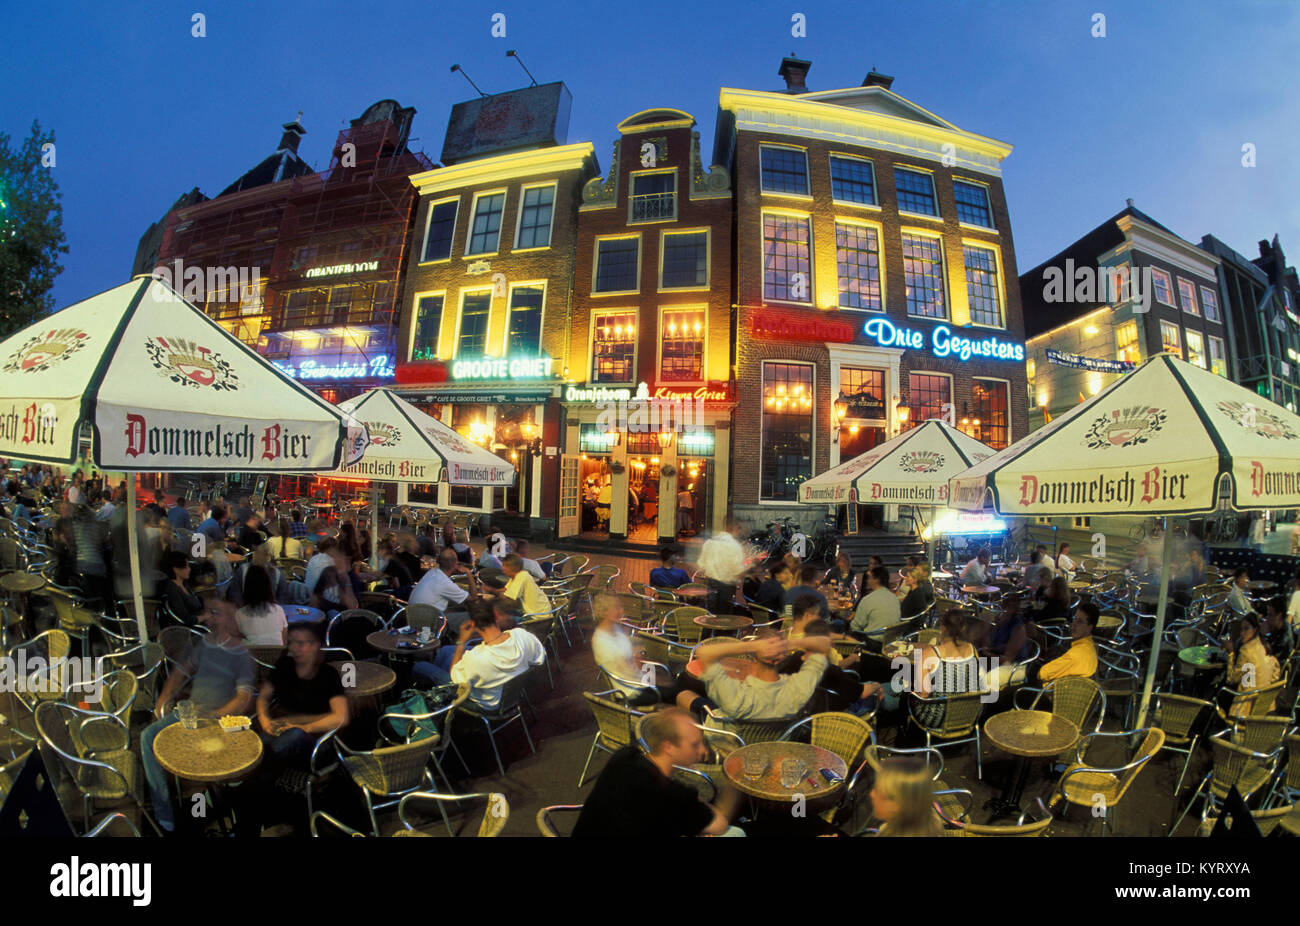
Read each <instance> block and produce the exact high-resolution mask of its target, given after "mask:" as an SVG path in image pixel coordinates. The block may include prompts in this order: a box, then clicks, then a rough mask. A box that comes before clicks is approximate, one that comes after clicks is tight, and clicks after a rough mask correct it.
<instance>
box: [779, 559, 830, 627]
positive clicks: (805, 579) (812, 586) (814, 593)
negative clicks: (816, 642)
mask: <svg viewBox="0 0 1300 926" xmlns="http://www.w3.org/2000/svg"><path fill="white" fill-rule="evenodd" d="M821 579H822V571H821V569H819V568H818V567H816V566H814V565H812V564H811V563H806V564H804V565H803V566H801V567H799V584H798V585H793V586H791V587H790V588H787V589H786V590H785V595H784V596H783V597H782V599H781V603H782V605H783V606H789V605H793V604H794V603H795V601H797V600H798V599H800V598H804V597H812V598H816V599H817V610H818V613H819V614H820V615H821V618H822V620H825V621H828V620H830V619H831V608H830V605H829V604H827V603H826V596H825V595H823V594H822V593H821V591H820V589H819V586H820V585H821Z"/></svg>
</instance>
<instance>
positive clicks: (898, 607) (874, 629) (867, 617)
mask: <svg viewBox="0 0 1300 926" xmlns="http://www.w3.org/2000/svg"><path fill="white" fill-rule="evenodd" d="M902 613H903V612H902V603H901V602H900V601H899V600H898V597H897V596H896V595H895V594H894V593H893V592H891V591H890V590H889V571H888V570H887V569H885V567H884V566H873V567H872V568H871V569H870V570H868V571H867V594H865V595H863V596H862V600H861V601H859V602H858V607H857V609H856V610H855V611H854V612H853V620H852V621H851V622H850V623H849V629H850V630H852V631H853V632H854V633H858V634H864V635H867V636H869V637H875V638H876V641H877V642H878V641H879V637H880V631H882V630H884V629H885V628H887V627H893V626H894V625H895V624H897V623H899V622H900V621H901V620H902Z"/></svg>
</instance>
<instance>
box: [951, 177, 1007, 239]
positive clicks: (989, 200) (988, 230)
mask: <svg viewBox="0 0 1300 926" xmlns="http://www.w3.org/2000/svg"><path fill="white" fill-rule="evenodd" d="M959 183H964V184H966V186H975V187H981V188H982V189H983V190H984V207H985V208H986V209H987V210H988V213H989V221H990V222H994V221H996V219H994V218H993V194H992V193H990V192H989V185H988V184H987V183H985V182H984V181H982V180H974V179H972V178H970V177H964V176H954V177H953V178H952V208H953V213H954V216H953V217H954V218H956V219H957V224H958V225H959V226H960V227H962V228H966V229H970V230H971V231H979V232H984V233H985V234H986V235H996V234H998V228H997V226H996V225H975V224H973V223H971V222H963V221H962V218H961V212H960V210H958V209H957V184H959Z"/></svg>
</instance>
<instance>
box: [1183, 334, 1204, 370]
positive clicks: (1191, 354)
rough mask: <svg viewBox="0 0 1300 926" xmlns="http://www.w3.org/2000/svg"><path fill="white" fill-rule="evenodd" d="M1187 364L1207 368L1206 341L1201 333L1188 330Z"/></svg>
mask: <svg viewBox="0 0 1300 926" xmlns="http://www.w3.org/2000/svg"><path fill="white" fill-rule="evenodd" d="M1187 362H1188V363H1194V364H1196V365H1197V366H1198V367H1202V368H1203V367H1204V366H1205V339H1204V338H1203V337H1201V333H1200V332H1199V331H1193V330H1191V329H1190V328H1188V329H1187Z"/></svg>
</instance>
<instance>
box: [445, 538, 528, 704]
mask: <svg viewBox="0 0 1300 926" xmlns="http://www.w3.org/2000/svg"><path fill="white" fill-rule="evenodd" d="M507 558H508V557H507ZM474 637H479V638H480V639H482V641H483V642H482V643H480V644H479V645H478V646H476V647H474V648H473V649H471V650H467V648H466V647H467V645H468V644H469V641H470V640H471V639H473V638H474ZM545 662H546V650H545V649H544V648H543V647H542V644H541V642H540V641H539V640H538V639H537V638H536V637H535V636H533V635H532V634H531V633H529V632H528V631H527V630H524V629H522V628H519V627H516V628H515V629H514V630H509V631H506V632H502V631H501V629H500V628H498V627H497V623H496V615H495V614H493V612H492V609H491V608H476V609H475V611H474V614H473V616H472V617H471V618H470V619H469V620H467V621H465V622H464V623H463V624H461V625H460V634H459V637H458V638H457V640H456V653H455V655H454V656H452V660H451V680H452V681H453V682H455V683H456V684H457V685H464V684H468V685H469V686H470V691H469V699H470V701H472V702H473V703H474V705H475V706H476V707H478V708H481V709H482V710H485V711H494V710H496V709H497V708H498V707H499V706H500V704H501V689H502V687H503V686H504V685H505V684H506V682H508V681H510V680H511V679H513V678H516V677H518V676H520V675H523V674H524V673H525V672H527V671H528V670H529V669H530V668H532V667H533V666H540V665H543V664H545Z"/></svg>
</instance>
